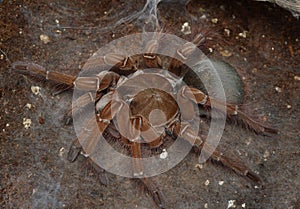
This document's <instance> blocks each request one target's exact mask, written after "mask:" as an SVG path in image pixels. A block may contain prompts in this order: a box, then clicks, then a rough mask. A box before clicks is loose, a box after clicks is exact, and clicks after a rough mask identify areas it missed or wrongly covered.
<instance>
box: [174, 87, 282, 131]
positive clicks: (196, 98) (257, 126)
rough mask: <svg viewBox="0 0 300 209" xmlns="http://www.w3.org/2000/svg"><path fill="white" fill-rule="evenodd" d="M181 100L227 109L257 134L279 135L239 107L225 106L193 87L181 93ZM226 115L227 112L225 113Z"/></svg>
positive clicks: (229, 114)
mask: <svg viewBox="0 0 300 209" xmlns="http://www.w3.org/2000/svg"><path fill="white" fill-rule="evenodd" d="M178 95H179V97H180V99H190V100H192V101H193V102H194V103H196V104H199V105H202V106H204V107H207V108H210V107H211V106H212V104H213V107H215V108H216V109H217V110H219V111H223V108H224V107H225V109H226V113H227V116H229V117H235V118H237V119H239V120H241V122H242V123H243V124H245V125H246V126H247V127H249V128H250V129H251V130H253V131H254V132H256V133H259V134H266V133H271V134H277V133H278V130H276V129H273V128H269V127H267V126H264V125H263V124H261V123H259V122H257V121H255V120H253V119H251V118H250V117H249V116H248V115H246V114H245V113H244V112H242V111H241V110H239V107H238V105H234V104H224V103H222V102H220V101H218V100H216V99H214V98H210V97H208V96H207V95H206V94H204V93H203V92H202V91H200V90H199V89H196V88H193V87H187V86H184V87H183V88H182V89H181V90H180V93H179V94H178ZM223 113H225V112H223Z"/></svg>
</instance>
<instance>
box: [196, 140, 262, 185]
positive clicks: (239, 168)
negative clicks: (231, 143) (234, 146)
mask: <svg viewBox="0 0 300 209" xmlns="http://www.w3.org/2000/svg"><path fill="white" fill-rule="evenodd" d="M201 152H204V154H205V155H210V158H211V159H212V160H213V161H216V162H218V163H220V164H221V165H223V166H225V167H227V168H229V169H231V170H232V171H234V172H236V173H237V174H239V175H241V176H244V177H247V178H248V179H250V180H252V181H253V182H255V183H259V184H261V183H262V181H261V179H260V177H259V176H258V175H257V174H256V173H254V172H253V171H251V170H250V168H248V166H246V165H245V164H244V163H242V162H241V161H240V160H239V159H237V158H234V157H229V156H226V155H225V154H224V153H222V152H220V151H219V150H217V149H215V150H213V148H212V147H211V146H210V145H209V144H207V143H204V144H202V146H201Z"/></svg>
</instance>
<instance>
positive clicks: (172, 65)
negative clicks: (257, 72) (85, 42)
mask: <svg viewBox="0 0 300 209" xmlns="http://www.w3.org/2000/svg"><path fill="white" fill-rule="evenodd" d="M162 40H164V36H163V35H162V33H158V34H157V33H153V34H152V38H151V39H150V40H148V41H146V43H144V42H143V43H142V44H141V46H142V49H143V50H142V51H143V53H139V54H135V53H133V54H130V55H127V54H126V55H124V53H123V52H122V51H121V50H119V49H118V50H115V51H114V52H110V53H105V54H104V55H97V54H96V55H95V56H92V57H91V58H90V59H89V61H88V62H87V63H86V64H85V66H84V71H89V70H90V71H93V75H92V76H79V77H75V76H71V75H66V74H62V73H58V72H51V71H47V70H45V69H44V68H43V67H41V66H39V65H36V64H32V63H24V62H16V63H14V64H13V69H14V70H16V71H18V72H20V73H21V74H24V75H28V76H31V77H44V78H45V79H46V80H50V81H53V82H55V83H57V84H61V85H64V87H65V89H72V88H74V89H75V90H76V91H80V92H84V93H82V94H80V96H78V97H76V98H75V102H74V103H73V109H72V110H73V116H74V115H77V114H81V113H80V112H81V110H82V109H84V108H85V107H86V106H88V105H92V106H93V111H94V117H91V118H88V119H87V120H85V121H83V122H82V123H81V124H82V126H84V127H82V129H80V130H79V132H78V133H77V137H78V138H77V139H76V140H75V141H74V142H73V144H72V146H71V149H70V151H69V154H68V159H69V160H70V161H74V160H75V159H76V157H77V156H78V154H80V153H81V152H83V153H84V154H85V155H87V156H89V157H90V156H92V155H93V154H94V153H95V152H97V149H98V146H99V143H100V142H101V141H100V140H99V137H98V135H97V133H100V134H103V133H104V132H105V131H106V132H108V135H110V136H111V137H112V138H115V140H116V141H119V142H120V143H122V144H124V145H125V147H126V148H127V150H128V151H129V152H130V153H131V156H132V166H131V170H132V176H133V177H138V178H139V179H140V180H141V182H142V183H143V184H144V185H145V188H146V189H147V190H148V191H149V192H150V194H151V195H152V197H153V199H154V201H155V203H156V204H157V206H158V207H159V208H166V205H165V202H164V198H163V194H162V192H161V191H160V190H159V189H158V187H157V186H156V185H155V184H154V182H153V181H152V180H151V179H150V178H148V177H149V175H145V172H144V171H145V165H143V163H142V156H143V151H142V150H143V149H142V147H147V146H148V147H149V148H150V149H157V148H159V147H161V146H162V145H163V144H164V143H165V141H166V140H167V138H168V137H169V138H177V137H178V138H180V139H183V140H185V141H186V142H188V143H189V144H190V145H191V146H193V147H195V148H196V150H199V151H201V152H203V153H207V154H209V155H210V157H211V158H212V159H214V160H216V161H218V162H220V163H221V164H223V165H224V166H226V167H228V168H230V169H232V170H233V171H235V172H237V173H238V174H240V175H242V176H246V177H248V178H250V179H251V180H253V181H255V182H259V181H260V178H259V176H257V175H256V174H255V173H254V172H253V171H251V170H250V169H249V168H248V167H247V166H246V165H244V164H243V163H241V162H237V161H236V160H234V159H231V158H229V157H226V156H225V155H224V154H223V153H221V152H220V151H218V150H216V149H214V147H212V146H211V145H210V144H209V143H207V141H206V136H204V135H202V134H199V130H198V128H199V126H194V125H193V124H192V123H191V122H190V121H191V120H193V118H194V116H195V115H198V112H199V111H198V110H199V108H203V107H204V108H205V109H208V110H209V109H210V108H211V107H212V106H214V108H215V109H216V110H217V111H219V112H220V113H223V115H225V114H227V117H230V118H236V119H237V120H239V121H242V123H243V124H245V125H246V126H247V127H249V128H250V129H251V130H253V131H255V132H257V133H261V134H265V133H277V131H276V130H275V129H272V128H268V127H266V126H264V125H262V124H260V123H259V122H256V121H254V120H253V119H251V118H250V117H248V116H247V115H246V114H245V113H244V112H242V111H241V110H240V109H239V106H238V105H236V104H228V103H224V102H223V101H220V100H219V98H213V97H211V96H208V95H207V94H206V93H204V92H203V91H201V90H200V89H198V88H195V87H192V86H187V85H185V84H184V82H183V78H184V76H185V75H186V73H187V72H188V71H193V69H190V68H189V67H188V66H190V64H191V63H192V65H193V64H195V63H196V61H197V59H202V58H201V56H200V57H197V59H196V60H195V59H194V58H195V57H196V56H194V54H195V53H196V50H197V46H198V45H200V44H201V43H202V42H203V37H202V36H201V35H197V36H196V37H195V39H194V40H193V41H192V42H185V43H183V44H182V45H180V46H177V49H175V50H174V52H175V54H174V56H173V57H170V56H166V55H163V54H161V53H159V48H160V47H161V46H162V45H163V44H164V43H163V41H162ZM132 41H136V42H139V40H137V39H135V40H132ZM121 42H122V41H121ZM116 45H117V44H116ZM129 46H132V47H134V44H133V43H130V44H129ZM167 47H169V46H168V45H167V44H166V45H165V46H164V47H161V48H163V49H166V48H167ZM223 107H224V108H223ZM95 124H96V125H95ZM100 146H101V145H100ZM82 149H83V150H82ZM100 164H101V162H100Z"/></svg>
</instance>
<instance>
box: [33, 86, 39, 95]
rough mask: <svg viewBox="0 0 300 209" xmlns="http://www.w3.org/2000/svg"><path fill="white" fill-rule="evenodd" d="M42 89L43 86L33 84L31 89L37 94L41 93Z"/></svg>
mask: <svg viewBox="0 0 300 209" xmlns="http://www.w3.org/2000/svg"><path fill="white" fill-rule="evenodd" d="M40 90H41V87H39V86H31V91H32V93H34V94H35V95H38V94H40Z"/></svg>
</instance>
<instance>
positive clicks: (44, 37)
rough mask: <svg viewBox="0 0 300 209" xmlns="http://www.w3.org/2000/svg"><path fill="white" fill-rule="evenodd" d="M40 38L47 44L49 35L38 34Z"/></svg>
mask: <svg viewBox="0 0 300 209" xmlns="http://www.w3.org/2000/svg"><path fill="white" fill-rule="evenodd" d="M40 40H41V41H42V42H43V43H44V44H48V43H49V42H50V38H49V36H47V35H45V34H42V35H40Z"/></svg>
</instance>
